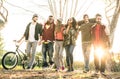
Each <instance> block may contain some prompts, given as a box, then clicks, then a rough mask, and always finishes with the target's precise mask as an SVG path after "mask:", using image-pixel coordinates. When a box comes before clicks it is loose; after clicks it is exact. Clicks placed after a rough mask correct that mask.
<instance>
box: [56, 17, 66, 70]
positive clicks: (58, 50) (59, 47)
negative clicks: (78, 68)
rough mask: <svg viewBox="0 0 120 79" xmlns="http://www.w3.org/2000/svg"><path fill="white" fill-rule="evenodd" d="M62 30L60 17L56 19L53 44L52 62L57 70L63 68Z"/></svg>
mask: <svg viewBox="0 0 120 79" xmlns="http://www.w3.org/2000/svg"><path fill="white" fill-rule="evenodd" d="M63 31H64V25H63V24H62V18H59V19H57V21H56V25H55V34H54V35H55V45H54V49H55V51H54V53H55V54H54V62H55V65H56V67H57V69H56V70H57V71H59V70H60V69H61V70H64V62H63V48H64V47H63V40H64V36H63Z"/></svg>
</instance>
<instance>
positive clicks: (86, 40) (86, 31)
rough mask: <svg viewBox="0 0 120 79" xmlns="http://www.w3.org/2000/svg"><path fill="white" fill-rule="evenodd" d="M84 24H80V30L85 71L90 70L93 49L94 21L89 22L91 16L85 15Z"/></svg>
mask: <svg viewBox="0 0 120 79" xmlns="http://www.w3.org/2000/svg"><path fill="white" fill-rule="evenodd" d="M83 20H84V22H83V24H81V25H80V27H79V30H80V31H81V35H82V51H83V56H84V68H85V69H84V71H83V72H84V73H87V72H88V71H89V57H90V49H91V28H92V25H93V23H90V22H89V16H88V15H87V14H85V15H84V16H83Z"/></svg>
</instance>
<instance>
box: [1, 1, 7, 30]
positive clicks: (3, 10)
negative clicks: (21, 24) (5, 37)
mask: <svg viewBox="0 0 120 79" xmlns="http://www.w3.org/2000/svg"><path fill="white" fill-rule="evenodd" d="M7 17H8V10H7V9H6V8H5V7H4V6H3V0H0V30H1V29H2V27H4V24H5V22H7Z"/></svg>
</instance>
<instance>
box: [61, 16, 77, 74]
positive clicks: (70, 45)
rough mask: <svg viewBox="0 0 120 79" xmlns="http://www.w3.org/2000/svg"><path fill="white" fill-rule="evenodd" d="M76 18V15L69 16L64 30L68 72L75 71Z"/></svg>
mask: <svg viewBox="0 0 120 79" xmlns="http://www.w3.org/2000/svg"><path fill="white" fill-rule="evenodd" d="M76 25H77V23H76V20H75V18H74V17H72V18H69V19H68V21H67V24H66V26H65V30H64V44H63V45H64V47H65V51H66V62H67V67H68V70H67V71H68V72H70V71H74V69H73V50H74V47H75V41H76V39H77V29H76Z"/></svg>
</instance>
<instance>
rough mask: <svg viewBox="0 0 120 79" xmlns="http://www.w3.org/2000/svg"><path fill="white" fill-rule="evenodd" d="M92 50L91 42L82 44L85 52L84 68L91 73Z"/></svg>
mask: <svg viewBox="0 0 120 79" xmlns="http://www.w3.org/2000/svg"><path fill="white" fill-rule="evenodd" d="M90 48H91V43H90V42H86V43H82V51H83V56H84V67H85V70H86V71H89V58H90Z"/></svg>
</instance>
